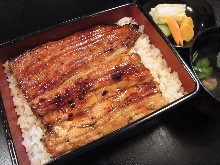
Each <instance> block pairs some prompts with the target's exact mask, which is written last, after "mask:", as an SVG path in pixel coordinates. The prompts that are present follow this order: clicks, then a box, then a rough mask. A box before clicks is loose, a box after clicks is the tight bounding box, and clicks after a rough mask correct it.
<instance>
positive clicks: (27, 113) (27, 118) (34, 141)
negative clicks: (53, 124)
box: [4, 62, 51, 165]
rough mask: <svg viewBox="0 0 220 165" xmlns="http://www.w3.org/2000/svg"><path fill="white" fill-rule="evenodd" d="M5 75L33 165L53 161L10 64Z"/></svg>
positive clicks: (39, 126)
mask: <svg viewBox="0 0 220 165" xmlns="http://www.w3.org/2000/svg"><path fill="white" fill-rule="evenodd" d="M4 67H5V73H6V75H7V77H8V79H7V81H8V82H9V88H10V89H11V95H12V97H13V102H14V105H15V111H16V113H17V115H18V123H17V124H18V125H20V128H21V131H22V137H23V138H24V141H23V142H22V144H23V145H24V146H25V148H26V152H27V155H28V157H29V159H30V162H31V164H32V165H42V164H44V163H46V162H48V161H50V160H51V158H50V157H51V155H50V154H49V153H48V152H47V150H46V148H45V147H44V144H43V142H42V141H41V139H42V137H43V134H44V131H43V129H42V124H41V122H40V120H38V119H37V117H36V116H35V115H34V114H33V112H32V110H31V108H30V106H29V105H28V103H27V101H26V99H25V98H24V96H23V94H22V91H21V90H20V89H19V87H18V83H17V80H16V78H15V77H14V75H13V74H12V73H11V72H10V69H9V67H8V62H6V63H5V64H4Z"/></svg>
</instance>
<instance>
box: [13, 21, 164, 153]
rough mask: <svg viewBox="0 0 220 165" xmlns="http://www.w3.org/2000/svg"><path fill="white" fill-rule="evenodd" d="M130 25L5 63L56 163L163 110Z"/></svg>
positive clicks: (98, 29)
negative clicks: (135, 51) (135, 50)
mask: <svg viewBox="0 0 220 165" xmlns="http://www.w3.org/2000/svg"><path fill="white" fill-rule="evenodd" d="M140 35H141V34H140V33H139V32H138V31H137V27H136V26H134V25H125V26H122V27H121V26H117V25H108V26H104V25H103V26H95V27H92V28H90V29H87V30H85V31H81V32H78V33H75V34H73V35H71V36H69V37H66V38H64V39H62V40H59V41H53V42H48V43H46V44H43V45H41V46H38V47H36V48H34V49H32V50H30V51H26V52H24V53H23V54H22V55H20V56H18V57H17V58H15V59H13V60H11V61H9V67H10V69H11V71H12V73H13V74H14V75H15V77H16V78H17V81H18V84H19V86H20V89H21V90H22V92H23V94H24V96H25V98H26V99H27V101H28V103H29V105H30V107H31V109H32V111H33V112H34V113H35V115H36V116H37V117H38V118H39V119H40V120H41V122H42V123H43V125H44V126H45V135H44V139H43V141H44V143H45V146H46V148H47V150H48V152H49V153H51V154H52V155H53V157H56V156H58V155H61V154H63V153H65V152H67V151H69V150H72V149H76V148H78V147H80V146H82V145H85V144H87V143H89V142H92V141H94V140H96V139H98V138H100V137H102V136H104V135H106V134H108V133H110V132H112V131H114V130H116V129H118V128H121V127H123V126H125V125H127V124H128V123H130V122H133V121H135V120H137V119H139V118H141V117H143V116H145V115H147V114H149V113H151V112H153V111H154V110H156V109H158V108H161V107H162V106H164V105H166V104H167V101H166V100H165V99H164V98H163V97H162V95H161V92H160V91H159V90H158V84H157V82H155V81H154V80H153V77H152V76H151V74H150V71H149V70H148V69H147V68H145V67H144V65H143V64H142V63H141V59H140V56H139V55H138V54H128V52H129V50H130V49H131V48H132V47H133V46H134V44H135V42H136V40H137V39H138V37H139V36H140Z"/></svg>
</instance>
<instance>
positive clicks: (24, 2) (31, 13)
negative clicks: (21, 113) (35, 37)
mask: <svg viewBox="0 0 220 165" xmlns="http://www.w3.org/2000/svg"><path fill="white" fill-rule="evenodd" d="M127 1H128V0H120V1H119V0H95V1H91V0H77V1H73V0H35V1H34V0H32V1H29V0H0V43H2V42H5V41H8V40H11V39H14V38H17V37H20V36H24V35H26V34H29V33H31V32H35V31H37V30H41V29H45V28H47V27H50V26H53V25H55V24H58V23H60V22H63V21H67V20H69V19H72V18H75V17H78V16H81V15H86V14H88V13H90V12H92V11H100V10H102V9H105V8H109V7H112V6H115V5H116V4H121V3H124V2H127ZM192 1H193V0H192ZM194 1H195V0H194ZM198 1H199V0H198ZM209 2H210V4H211V5H212V6H213V8H214V9H215V12H216V15H217V19H218V25H219V23H220V20H219V17H220V1H219V0H209ZM181 53H182V52H181ZM184 56H185V55H184ZM194 103H195V99H194V100H191V101H188V102H186V103H184V104H182V105H181V106H179V107H177V108H174V109H173V110H171V111H169V112H167V113H165V114H164V115H162V116H161V117H160V118H159V119H158V120H156V121H155V123H154V124H153V125H152V126H151V127H144V126H143V128H142V130H141V131H139V132H138V133H134V134H135V135H134V136H128V137H126V138H124V139H123V140H121V141H119V142H114V143H111V144H106V145H103V146H101V147H99V148H98V149H96V150H93V151H91V152H90V153H87V154H84V155H82V156H80V157H79V158H77V159H74V160H69V162H67V161H65V162H63V163H62V164H67V163H68V164H71V163H74V164H76V165H77V164H94V165H95V164H99V165H111V164H115V165H116V164H123V165H124V164H126V165H140V164H149V165H151V164H152V165H154V164H181V165H182V164H183V165H188V164H193V165H197V164H202V165H203V164H207V165H210V164H213V165H214V164H216V165H219V164H220V120H219V119H217V118H214V117H211V116H210V115H209V114H207V113H204V112H202V111H200V110H199V109H198V107H197V106H196V105H195V104H194ZM197 103H199V101H198V100H197ZM219 109H220V108H219ZM0 123H1V125H2V121H0ZM59 163H61V162H59ZM0 164H2V165H11V159H10V156H9V151H8V148H7V143H6V139H5V136H4V133H3V129H2V126H0Z"/></svg>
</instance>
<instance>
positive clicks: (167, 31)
mask: <svg viewBox="0 0 220 165" xmlns="http://www.w3.org/2000/svg"><path fill="white" fill-rule="evenodd" d="M157 26H158V27H159V28H160V30H161V31H162V32H163V33H164V34H165V36H166V37H169V36H170V35H171V32H170V29H169V27H168V26H167V25H166V24H157Z"/></svg>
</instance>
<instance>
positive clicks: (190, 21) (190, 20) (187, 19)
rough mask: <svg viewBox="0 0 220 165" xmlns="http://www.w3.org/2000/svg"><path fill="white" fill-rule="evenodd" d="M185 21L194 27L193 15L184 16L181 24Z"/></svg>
mask: <svg viewBox="0 0 220 165" xmlns="http://www.w3.org/2000/svg"><path fill="white" fill-rule="evenodd" d="M185 23H187V24H189V25H190V26H192V28H194V24H193V20H192V18H191V17H184V18H183V20H182V22H181V24H180V26H181V25H182V24H185Z"/></svg>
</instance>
